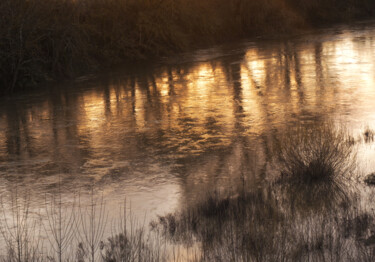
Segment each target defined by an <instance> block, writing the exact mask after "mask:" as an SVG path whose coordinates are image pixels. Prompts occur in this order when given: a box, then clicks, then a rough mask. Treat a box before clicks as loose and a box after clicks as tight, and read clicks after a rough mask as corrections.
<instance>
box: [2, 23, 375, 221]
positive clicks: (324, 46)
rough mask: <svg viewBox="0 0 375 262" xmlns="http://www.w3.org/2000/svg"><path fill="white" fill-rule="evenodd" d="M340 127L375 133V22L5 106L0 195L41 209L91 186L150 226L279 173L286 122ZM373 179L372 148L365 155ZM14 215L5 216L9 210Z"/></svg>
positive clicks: (113, 209)
mask: <svg viewBox="0 0 375 262" xmlns="http://www.w3.org/2000/svg"><path fill="white" fill-rule="evenodd" d="M325 121H333V122H334V123H337V124H344V125H345V126H346V127H348V128H349V129H350V131H351V132H352V133H353V134H354V136H359V135H360V134H362V133H363V132H364V130H365V129H366V128H367V127H369V128H375V24H374V23H372V22H368V23H360V24H356V25H354V26H337V27H335V28H329V29H324V30H320V31H317V32H311V33H308V34H306V35H299V36H294V37H289V38H285V39H281V40H280V39H278V40H258V41H247V42H242V43H240V44H237V45H226V46H220V47H216V48H212V49H208V50H201V51H197V52H194V53H190V54H185V55H181V56H179V57H177V58H175V59H169V60H166V61H164V62H163V63H161V64H159V65H153V66H149V67H145V68H137V69H131V70H130V69H127V70H121V71H116V72H112V73H109V74H107V75H104V76H100V77H91V76H89V77H82V78H81V79H78V80H77V81H75V82H71V83H65V84H61V85H56V86H54V87H51V88H50V89H48V90H46V91H42V92H40V93H39V92H35V93H32V94H30V95H20V96H17V97H14V98H11V99H7V98H3V99H2V100H1V101H0V195H1V196H2V202H3V209H4V210H7V209H6V207H7V206H9V205H11V204H10V199H11V197H10V196H11V195H12V194H14V193H15V192H18V193H19V194H24V193H25V192H27V194H28V195H29V202H30V208H31V209H32V210H34V211H35V212H36V210H41V209H42V210H43V208H44V205H45V202H46V196H49V195H50V194H52V195H53V194H56V193H57V192H60V193H61V196H62V199H63V200H62V201H63V203H65V204H66V205H70V204H71V203H73V202H74V201H76V200H75V199H76V198H77V196H80V198H81V201H82V202H83V203H85V201H88V200H87V199H88V198H89V197H88V195H89V192H90V187H92V186H94V188H95V189H94V190H95V192H96V193H97V194H98V195H102V196H103V198H104V199H105V201H106V205H107V212H108V214H109V217H110V218H115V217H116V216H118V210H119V209H118V206H119V205H120V204H121V203H122V202H123V201H124V199H126V201H128V202H129V203H131V209H132V212H134V214H135V215H136V216H138V217H142V218H143V217H146V220H148V219H152V218H154V217H155V216H156V215H157V214H160V215H162V214H165V213H167V212H172V211H174V210H176V209H179V208H180V207H183V206H185V205H192V204H193V203H194V202H195V201H197V200H199V199H200V198H202V196H203V195H204V194H206V192H207V191H209V190H213V189H219V190H229V189H231V188H236V187H237V186H238V185H240V184H241V183H243V181H244V180H246V181H247V183H248V184H250V185H252V186H254V187H256V186H257V183H258V182H260V181H263V180H264V179H268V177H269V176H270V175H272V174H273V173H275V170H274V168H273V167H272V166H271V165H270V160H271V158H272V155H270V153H269V152H268V150H267V145H268V144H269V143H272V137H273V136H275V134H276V133H277V132H278V131H279V130H282V129H283V128H285V127H286V126H291V125H294V124H295V123H302V124H309V123H319V122H325ZM358 156H359V162H360V165H359V167H360V170H361V172H359V173H360V174H361V175H364V174H366V173H368V172H372V171H375V158H374V156H375V148H374V145H373V143H364V144H363V145H361V146H360V147H359V154H358ZM4 212H5V213H6V212H7V211H4Z"/></svg>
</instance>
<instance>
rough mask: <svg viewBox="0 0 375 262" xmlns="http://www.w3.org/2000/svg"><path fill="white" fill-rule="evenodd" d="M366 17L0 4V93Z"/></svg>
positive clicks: (141, 5)
mask: <svg viewBox="0 0 375 262" xmlns="http://www.w3.org/2000/svg"><path fill="white" fill-rule="evenodd" d="M374 10H375V4H374V2H373V1H371V0H345V1H339V0H324V1H323V0H318V1H309V0H262V1H261V0H257V1H254V0H234V1H226V0H205V1H197V0H79V1H76V0H44V1H38V0H3V1H1V2H0V75H1V77H0V86H1V88H0V92H2V93H6V92H11V91H14V90H16V89H21V88H25V87H28V86H32V85H35V84H36V83H39V82H41V81H45V80H48V79H59V78H66V77H71V76H74V75H78V74H81V73H82V72H87V71H88V70H92V69H97V68H103V67H105V66H113V65H116V64H119V63H124V62H126V61H130V60H138V59H142V58H150V57H155V56H160V55H165V54H171V53H173V52H178V51H181V50H186V49H191V48H196V47H199V46H203V45H207V44H210V43H216V42H222V41H226V40H228V39H233V38H237V37H244V36H251V35H254V34H262V33H272V32H280V31H288V30H291V29H294V28H298V27H301V26H308V25H311V24H314V23H321V22H332V21H341V20H343V19H351V18H357V17H361V18H363V17H364V16H372V15H374Z"/></svg>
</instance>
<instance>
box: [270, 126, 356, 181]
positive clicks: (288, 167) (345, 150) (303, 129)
mask: <svg viewBox="0 0 375 262" xmlns="http://www.w3.org/2000/svg"><path fill="white" fill-rule="evenodd" d="M352 141H353V138H352V137H351V136H350V135H349V134H348V133H346V131H344V130H343V129H339V128H336V127H335V126H334V125H333V124H332V123H331V124H329V123H328V124H321V125H314V126H313V127H309V126H308V125H307V126H306V125H305V126H302V125H299V126H297V127H295V128H291V129H290V130H287V131H286V132H285V133H284V134H282V135H281V136H280V138H279V139H278V143H276V144H277V149H276V151H275V156H276V157H277V158H278V163H279V167H280V169H281V174H282V176H283V177H285V178H286V179H289V180H290V181H291V182H293V183H297V184H313V183H320V182H324V183H338V181H340V180H343V179H344V178H345V176H347V175H348V174H350V173H351V172H353V171H354V168H355V164H356V162H355V160H356V158H355V150H354V144H353V142H352Z"/></svg>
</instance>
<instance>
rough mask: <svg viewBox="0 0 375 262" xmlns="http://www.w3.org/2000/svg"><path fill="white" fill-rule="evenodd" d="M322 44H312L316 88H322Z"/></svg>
mask: <svg viewBox="0 0 375 262" xmlns="http://www.w3.org/2000/svg"><path fill="white" fill-rule="evenodd" d="M322 51H323V47H322V43H321V42H316V43H315V44H314V56H315V76H316V82H317V86H318V87H322V85H323V83H324V75H323V66H322Z"/></svg>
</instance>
